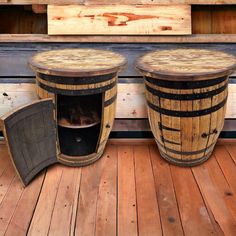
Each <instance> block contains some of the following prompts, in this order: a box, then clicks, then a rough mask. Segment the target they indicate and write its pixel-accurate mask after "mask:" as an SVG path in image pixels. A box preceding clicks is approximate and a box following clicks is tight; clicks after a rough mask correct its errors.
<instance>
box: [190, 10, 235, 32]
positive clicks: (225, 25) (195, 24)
mask: <svg viewBox="0 0 236 236" xmlns="http://www.w3.org/2000/svg"><path fill="white" fill-rule="evenodd" d="M192 32H193V34H235V33H236V6H193V7H192Z"/></svg>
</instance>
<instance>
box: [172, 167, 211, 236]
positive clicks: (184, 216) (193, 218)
mask: <svg viewBox="0 0 236 236" xmlns="http://www.w3.org/2000/svg"><path fill="white" fill-rule="evenodd" d="M171 173H172V178H173V183H174V188H175V193H176V197H177V204H178V206H179V212H180V217H181V221H182V225H183V230H184V233H185V235H196V236H197V235H199V234H201V235H214V233H215V231H214V228H213V225H212V223H211V221H210V217H209V214H208V212H207V208H206V206H205V204H204V201H203V198H202V196H201V192H200V190H199V189H198V186H196V183H195V179H194V176H193V174H192V172H191V170H190V169H187V168H180V167H176V166H171ZM183 180H185V181H183Z"/></svg>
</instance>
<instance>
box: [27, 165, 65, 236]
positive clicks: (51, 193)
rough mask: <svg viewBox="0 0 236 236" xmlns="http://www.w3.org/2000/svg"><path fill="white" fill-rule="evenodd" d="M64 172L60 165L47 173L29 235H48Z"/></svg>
mask: <svg viewBox="0 0 236 236" xmlns="http://www.w3.org/2000/svg"><path fill="white" fill-rule="evenodd" d="M62 172H63V168H61V167H60V166H59V165H56V166H53V167H51V168H50V169H49V170H48V171H47V173H46V176H45V181H44V184H43V187H42V190H41V194H40V196H39V199H38V201H37V206H36V208H35V211H34V214H33V218H32V221H31V222H30V227H29V228H28V235H30V236H33V235H47V234H48V231H49V228H50V223H51V218H52V214H53V209H54V206H55V201H56V196H57V192H58V187H59V184H60V181H61V176H62ZM52 186H54V187H53V188H52ZM45 212H47V214H45Z"/></svg>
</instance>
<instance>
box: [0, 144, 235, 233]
mask: <svg viewBox="0 0 236 236" xmlns="http://www.w3.org/2000/svg"><path fill="white" fill-rule="evenodd" d="M0 235H8V236H15V235H17V236H21V235H33V236H35V235H43V236H44V235H56V236H57V235H62V236H66V235H82V236H86V235H88V236H90V235H99V236H100V235H105V236H112V235H121V236H126V235H127V236H133V235H134V236H135V235H140V236H142V235H145V236H146V235H147V236H149V235H150V236H153V235H189V236H195V235H196V236H199V235H201V236H205V235H227V236H228V235H232V236H233V235H236V145H218V146H217V147H216V148H215V151H214V154H213V156H212V158H211V159H210V160H209V161H207V162H206V163H205V164H203V165H201V166H198V167H194V168H180V167H176V166H173V165H169V164H168V163H167V162H165V161H163V160H162V159H161V158H160V155H159V153H158V150H157V148H156V146H154V145H150V146H148V145H143V146H141V145H139V146H138V145H134V146H131V145H129V146H123V145H121V146H117V145H109V146H108V147H107V148H106V152H105V154H104V156H103V158H102V159H100V160H99V161H97V162H96V163H95V164H93V165H90V166H87V167H84V168H74V167H66V166H62V165H54V166H51V167H50V168H48V169H47V170H45V171H44V172H42V173H41V174H39V176H38V177H37V178H36V179H35V180H34V181H33V182H32V183H31V184H30V185H29V186H28V187H26V188H23V187H22V185H21V183H20V181H19V179H18V177H17V176H16V175H15V171H14V169H13V167H12V165H11V163H10V161H9V156H8V154H7V150H6V147H5V146H4V145H0Z"/></svg>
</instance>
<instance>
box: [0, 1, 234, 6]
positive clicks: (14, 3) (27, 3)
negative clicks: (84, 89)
mask: <svg viewBox="0 0 236 236" xmlns="http://www.w3.org/2000/svg"><path fill="white" fill-rule="evenodd" d="M1 1H2V2H0V3H1V4H12V5H22V4H23V5H31V4H39V0H1ZM81 3H84V4H86V5H88V4H95V5H98V4H102V5H103V4H111V5H113V4H134V5H136V4H160V1H158V0H154V1H152V0H128V1H127V0H111V1H109V2H107V1H106V0H41V1H40V4H54V5H66V4H81ZM161 3H162V4H218V5H221V4H235V1H234V0H162V1H161Z"/></svg>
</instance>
